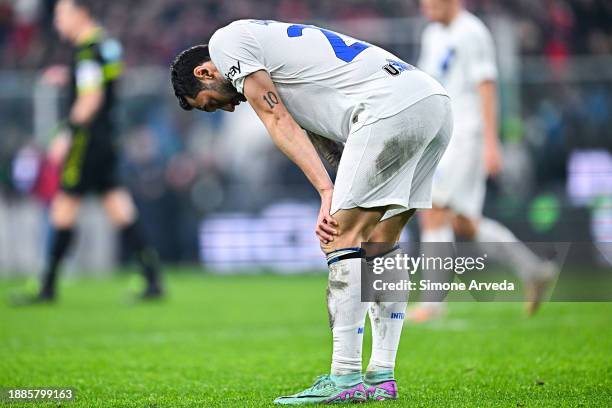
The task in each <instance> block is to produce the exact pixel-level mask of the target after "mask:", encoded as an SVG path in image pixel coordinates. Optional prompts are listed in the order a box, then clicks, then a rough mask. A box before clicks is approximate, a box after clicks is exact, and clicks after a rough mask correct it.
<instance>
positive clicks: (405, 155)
mask: <svg viewBox="0 0 612 408" xmlns="http://www.w3.org/2000/svg"><path fill="white" fill-rule="evenodd" d="M452 128H453V117H452V110H451V102H450V99H449V98H448V97H447V96H445V95H432V96H429V97H427V98H425V99H423V100H421V101H419V102H417V103H415V104H414V105H412V106H410V107H408V108H406V109H404V110H403V111H401V112H399V113H398V114H396V115H394V116H391V117H389V118H385V119H380V120H378V121H376V122H373V123H371V124H367V125H364V126H362V127H360V128H358V129H357V130H356V131H354V132H352V133H351V134H350V135H349V137H348V139H347V142H346V144H345V147H344V152H343V154H342V158H341V159H340V164H339V166H338V173H337V175H336V182H335V187H334V193H333V197H332V209H331V213H332V214H334V213H335V212H337V211H338V210H341V209H351V208H355V207H362V208H373V207H387V206H388V207H389V208H388V209H387V211H386V213H385V214H384V216H383V218H382V220H385V219H387V218H390V217H393V216H394V215H397V214H400V213H402V212H404V211H407V210H410V209H413V208H431V191H432V181H433V175H434V171H435V169H436V166H437V165H438V163H439V161H440V159H441V158H442V155H443V154H444V151H445V150H446V147H447V145H448V143H449V140H450V138H451V135H452Z"/></svg>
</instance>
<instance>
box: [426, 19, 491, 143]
mask: <svg viewBox="0 0 612 408" xmlns="http://www.w3.org/2000/svg"><path fill="white" fill-rule="evenodd" d="M418 67H419V68H420V69H422V70H424V71H425V72H427V73H429V74H430V75H432V76H433V77H434V78H436V79H437V80H438V81H440V83H441V84H442V85H443V86H444V87H445V88H446V90H447V91H448V93H449V95H450V97H451V100H452V102H453V115H454V122H455V129H456V130H464V129H465V130H470V131H467V132H465V133H467V134H470V133H471V134H473V133H474V132H473V130H474V129H476V130H480V129H481V122H482V114H481V105H480V96H479V95H478V84H479V83H481V82H483V81H485V80H496V79H497V67H496V64H495V49H494V45H493V39H492V37H491V33H490V32H489V30H488V29H487V27H486V26H485V25H484V23H483V22H482V21H481V20H479V19H478V18H477V17H476V16H474V15H473V14H471V13H469V12H467V11H462V12H461V13H460V14H459V15H458V16H457V17H456V18H455V19H454V20H453V22H452V23H451V24H450V25H448V26H445V25H443V24H440V23H431V24H429V25H428V26H427V28H426V29H425V31H424V32H423V37H422V43H421V57H420V59H419V63H418ZM455 133H456V134H457V133H459V132H455ZM476 133H477V132H476ZM457 136H458V137H460V138H461V137H462V135H461V134H457Z"/></svg>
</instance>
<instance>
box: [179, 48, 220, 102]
mask: <svg viewBox="0 0 612 408" xmlns="http://www.w3.org/2000/svg"><path fill="white" fill-rule="evenodd" d="M206 61H210V53H209V52H208V45H196V46H194V47H191V48H189V49H187V50H185V51H183V52H181V53H180V54H179V55H177V57H176V58H175V59H174V61H173V62H172V64H171V65H170V77H171V80H172V87H173V88H174V95H176V97H177V99H178V101H179V105H181V108H183V109H185V110H192V109H193V107H192V106H191V105H189V103H187V100H186V99H185V97H190V98H195V97H196V96H198V93H199V92H200V91H201V90H203V89H205V86H204V85H203V84H202V83H201V82H200V81H198V79H197V78H196V77H195V75H193V70H194V68H195V67H197V66H198V65H200V64H202V63H204V62H206Z"/></svg>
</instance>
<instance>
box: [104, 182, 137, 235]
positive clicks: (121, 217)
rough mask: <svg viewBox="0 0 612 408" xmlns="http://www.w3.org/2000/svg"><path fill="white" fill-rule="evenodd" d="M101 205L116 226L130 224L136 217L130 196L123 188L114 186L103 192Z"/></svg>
mask: <svg viewBox="0 0 612 408" xmlns="http://www.w3.org/2000/svg"><path fill="white" fill-rule="evenodd" d="M102 205H103V206H104V210H105V211H106V214H107V216H108V218H109V219H110V221H111V222H112V223H113V225H114V226H116V227H124V226H127V225H130V224H131V223H133V222H134V220H135V219H136V207H135V206H134V202H133V201H132V196H131V195H130V193H129V192H128V191H127V190H126V189H124V188H116V189H113V190H110V191H109V192H107V193H105V194H104V196H103V197H102Z"/></svg>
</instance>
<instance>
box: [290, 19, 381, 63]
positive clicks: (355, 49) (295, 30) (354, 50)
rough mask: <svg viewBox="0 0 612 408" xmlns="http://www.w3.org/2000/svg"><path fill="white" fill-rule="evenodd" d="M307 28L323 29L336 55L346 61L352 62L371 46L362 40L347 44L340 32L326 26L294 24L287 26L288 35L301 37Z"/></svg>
mask: <svg viewBox="0 0 612 408" xmlns="http://www.w3.org/2000/svg"><path fill="white" fill-rule="evenodd" d="M305 28H312V29H315V30H319V31H321V32H322V33H323V35H325V37H326V38H327V41H329V43H330V44H331V46H332V48H333V50H334V53H335V54H336V57H338V58H340V59H341V60H342V61H345V62H351V61H352V60H354V59H355V57H356V56H358V55H359V54H360V53H361V52H362V51H363V50H365V49H366V48H368V47H369V46H370V45H369V44H365V43H361V42H356V43H354V44H353V45H350V46H349V45H346V43H345V42H344V40H343V39H342V38H341V37H340V36H339V35H338V34H336V33H334V32H333V31H329V30H326V29H324V28H319V27H316V26H310V25H302V24H294V25H292V26H289V27H288V28H287V35H288V36H289V37H301V36H302V32H303V31H304V29H305Z"/></svg>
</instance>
